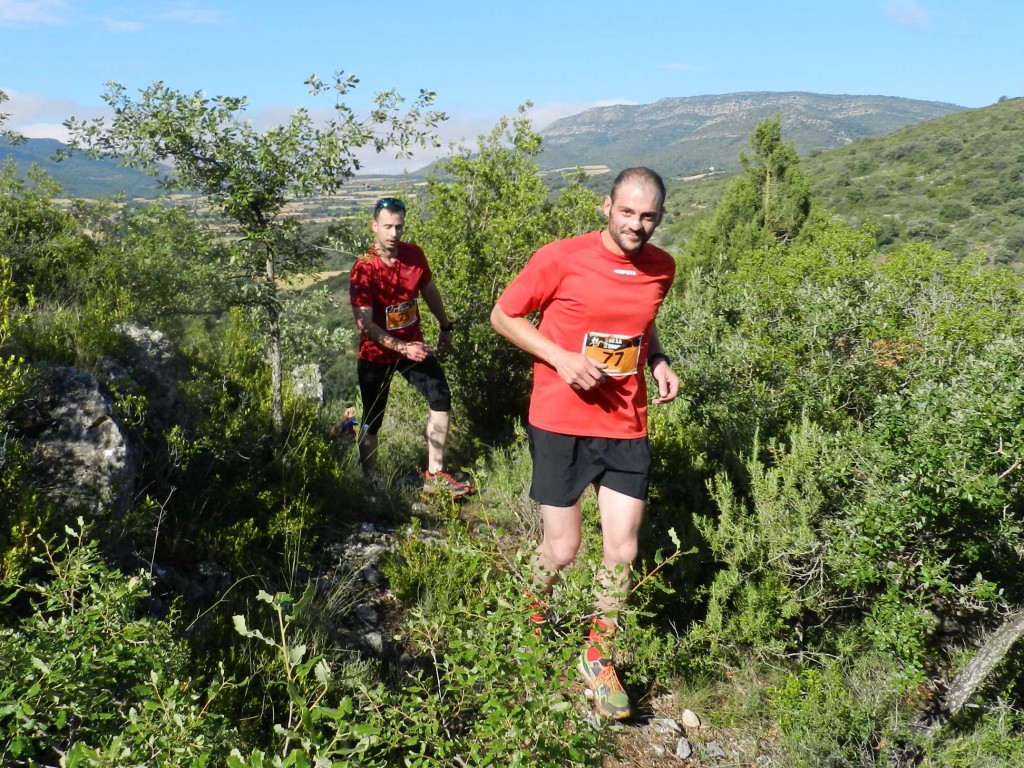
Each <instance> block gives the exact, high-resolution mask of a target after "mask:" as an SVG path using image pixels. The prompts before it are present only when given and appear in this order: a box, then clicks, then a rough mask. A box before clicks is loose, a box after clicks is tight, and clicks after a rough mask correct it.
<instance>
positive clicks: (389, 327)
mask: <svg viewBox="0 0 1024 768" xmlns="http://www.w3.org/2000/svg"><path fill="white" fill-rule="evenodd" d="M372 226H373V233H374V235H375V236H376V241H375V242H374V244H373V245H372V246H370V250H369V251H368V252H367V253H366V255H365V256H363V257H362V258H361V259H359V260H358V261H357V262H356V263H355V264H354V265H353V267H352V273H351V276H350V286H349V287H350V294H351V296H350V298H351V302H352V312H353V314H354V315H355V319H356V327H357V328H358V329H359V336H360V341H359V356H358V361H357V363H356V367H357V372H358V375H359V392H360V395H361V397H362V400H363V424H362V427H361V428H360V434H359V461H360V463H361V464H362V467H363V472H364V473H365V474H366V475H367V476H368V477H369V476H372V475H373V472H374V470H375V468H376V465H377V433H378V431H379V430H380V427H381V425H382V424H383V423H384V410H385V408H386V407H387V404H388V395H389V393H390V391H391V379H392V378H393V377H394V375H395V373H396V372H397V373H400V374H401V375H402V376H404V377H405V380H406V381H408V382H409V384H411V385H412V386H413V387H415V388H416V389H417V390H418V391H419V392H420V393H421V394H422V395H423V396H424V397H425V398H426V399H427V404H428V405H429V407H430V415H429V417H428V418H427V471H426V475H425V481H426V482H425V483H424V486H423V488H424V490H426V491H434V490H438V489H441V490H444V491H446V492H448V493H450V494H451V495H453V496H462V495H465V494H466V493H468V492H470V491H471V487H470V486H469V485H468V484H466V483H463V482H461V481H459V480H457V479H455V478H454V477H452V476H451V475H450V474H449V473H447V472H445V471H444V446H445V442H446V440H447V438H448V423H449V412H450V411H451V390H450V388H449V387H448V380H447V379H446V378H445V375H444V370H443V369H442V368H441V364H440V363H439V362H438V361H437V357H435V355H434V350H433V349H432V348H431V347H429V346H427V344H426V343H425V342H424V340H423V328H422V326H421V325H420V312H419V302H418V299H419V297H420V296H422V297H423V301H424V302H426V305H427V307H428V308H429V309H430V311H431V313H432V314H433V315H434V317H436V318H437V321H438V323H440V326H441V331H440V334H439V336H438V339H437V350H438V352H444V351H445V350H447V349H448V348H449V347H450V346H451V333H452V322H451V320H450V319H449V318H448V315H447V313H446V312H445V310H444V303H443V302H442V301H441V294H440V293H439V292H438V290H437V286H436V285H434V279H433V275H432V274H431V272H430V265H429V264H427V259H426V257H425V256H424V255H423V251H422V249H420V247H419V246H417V245H414V244H412V243H404V242H402V240H401V237H402V230H403V229H404V228H405V203H403V202H402V201H401V200H399V199H397V198H394V197H385V198H381V199H380V200H378V201H377V203H376V205H375V206H374V208H373V224H372Z"/></svg>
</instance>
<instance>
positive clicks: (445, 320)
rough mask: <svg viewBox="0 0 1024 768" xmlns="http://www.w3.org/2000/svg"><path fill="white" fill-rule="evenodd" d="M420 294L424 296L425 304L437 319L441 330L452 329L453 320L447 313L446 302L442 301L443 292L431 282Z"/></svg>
mask: <svg viewBox="0 0 1024 768" xmlns="http://www.w3.org/2000/svg"><path fill="white" fill-rule="evenodd" d="M420 294H421V295H422V296H423V302H424V303H425V304H426V305H427V308H428V309H429V310H430V314H432V315H433V316H434V317H435V318H437V322H438V324H439V325H440V326H441V328H450V327H451V325H452V321H451V318H450V317H448V313H447V312H446V311H445V308H444V302H443V301H442V300H441V292H440V291H439V290H437V286H436V285H434V282H433V281H431V282H430V283H428V284H427V285H426V286H424V287H423V290H422V291H420Z"/></svg>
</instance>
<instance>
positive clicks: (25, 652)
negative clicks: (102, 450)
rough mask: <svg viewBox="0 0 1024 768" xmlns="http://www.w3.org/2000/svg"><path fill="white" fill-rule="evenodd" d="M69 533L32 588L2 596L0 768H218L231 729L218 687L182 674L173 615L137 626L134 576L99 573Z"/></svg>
mask: <svg viewBox="0 0 1024 768" xmlns="http://www.w3.org/2000/svg"><path fill="white" fill-rule="evenodd" d="M81 525H82V523H81V520H79V526H81ZM68 533H69V536H70V538H69V539H68V540H67V541H64V542H62V543H59V544H57V545H52V544H50V543H45V544H44V546H43V547H42V557H41V558H39V560H38V565H39V566H40V569H41V572H40V573H38V574H35V575H34V576H35V578H34V579H33V581H32V582H30V583H26V584H24V585H22V584H18V583H15V582H13V581H8V582H7V583H6V584H5V585H4V586H5V588H6V590H9V591H8V592H7V595H6V597H5V599H4V601H3V605H5V606H6V608H5V611H4V616H3V619H4V621H3V628H2V629H0V679H2V680H3V681H4V682H3V684H0V730H2V732H3V733H4V736H3V739H2V742H0V758H2V760H3V763H4V765H11V766H18V765H26V766H27V765H40V764H47V765H55V764H57V762H58V761H60V760H61V759H62V758H64V757H65V756H67V758H68V759H69V764H76V765H105V766H106V765H139V764H145V765H150V766H166V767H167V768H176V767H177V766H190V765H205V764H207V763H208V761H210V760H211V759H213V758H214V756H216V755H218V754H220V755H221V756H222V757H223V755H224V754H225V753H226V751H227V750H226V748H225V744H226V743H227V742H228V741H229V740H230V739H231V736H232V729H231V726H230V724H229V723H228V721H227V720H226V719H224V718H223V717H222V716H220V715H218V714H216V713H214V712H212V711H211V710H210V705H211V703H212V702H213V701H214V700H215V699H216V698H217V695H218V693H219V692H220V691H221V690H222V689H223V688H224V686H225V685H226V682H225V681H224V680H222V679H217V678H214V679H212V680H210V681H207V682H206V683H204V682H203V679H202V677H201V676H198V675H196V671H195V670H194V669H190V668H189V664H188V660H189V652H188V649H187V648H186V646H185V645H184V643H183V642H181V641H180V640H179V639H177V636H176V634H177V632H176V626H175V624H176V615H175V614H174V613H173V612H172V614H171V615H170V616H168V617H167V618H165V619H158V618H153V617H151V616H147V615H145V613H144V612H143V610H142V604H143V601H144V600H145V599H146V597H147V596H148V593H147V590H146V582H147V579H146V577H145V576H144V575H143V574H139V575H136V576H131V577H129V576H126V575H124V574H122V573H120V572H118V571H116V570H112V569H110V568H109V567H107V566H106V565H104V564H103V562H102V561H101V560H100V557H99V555H98V552H97V547H96V543H95V542H92V541H87V540H86V534H85V531H84V529H83V528H81V527H80V528H79V529H78V530H69V531H68ZM15 606H18V607H23V608H25V609H27V613H26V615H24V616H19V615H18V611H17V609H16V608H15ZM72 757H74V761H71V758H72Z"/></svg>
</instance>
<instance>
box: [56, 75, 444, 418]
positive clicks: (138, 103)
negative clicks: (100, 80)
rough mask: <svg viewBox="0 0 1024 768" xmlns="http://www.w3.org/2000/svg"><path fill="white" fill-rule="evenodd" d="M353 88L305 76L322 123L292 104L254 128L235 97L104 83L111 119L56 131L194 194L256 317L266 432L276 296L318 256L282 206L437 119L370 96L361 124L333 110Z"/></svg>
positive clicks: (275, 396) (338, 181)
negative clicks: (324, 107) (264, 359)
mask: <svg viewBox="0 0 1024 768" xmlns="http://www.w3.org/2000/svg"><path fill="white" fill-rule="evenodd" d="M357 83H358V79H357V78H355V77H354V76H352V75H346V74H345V73H343V72H337V73H335V75H334V78H333V80H332V81H330V82H327V83H325V82H324V81H322V80H320V79H319V78H317V77H316V76H313V77H310V78H309V79H308V80H307V81H306V84H307V85H308V86H309V88H310V93H311V94H312V95H313V96H321V95H327V94H330V93H331V92H333V97H334V104H333V109H332V112H331V114H330V117H328V118H327V119H324V120H320V119H317V117H315V116H314V114H313V113H311V112H310V111H308V110H307V109H306V108H305V107H300V108H299V109H297V110H296V111H295V112H294V113H293V114H292V115H291V117H290V118H289V119H288V121H287V122H285V123H283V124H280V125H275V126H273V127H271V128H269V129H267V130H263V131H261V130H258V129H256V128H255V127H254V126H253V124H252V122H251V121H250V120H248V119H246V118H245V110H246V107H247V105H248V100H247V99H246V98H245V97H234V96H215V97H212V98H211V97H208V96H207V95H206V94H205V93H203V92H202V91H197V92H195V93H183V92H180V91H175V90H172V89H170V88H168V87H167V86H166V85H164V83H162V82H155V83H153V84H152V85H150V86H149V87H148V88H146V89H144V90H143V91H141V96H140V97H138V98H133V97H132V96H130V95H129V94H128V92H127V91H126V89H125V87H124V86H122V85H120V84H119V83H115V82H111V83H108V85H107V90H106V92H105V93H104V95H103V100H104V101H105V102H106V103H107V105H108V106H109V107H110V108H111V109H112V110H113V117H112V118H110V119H109V121H108V120H107V119H106V118H97V119H95V120H91V121H79V120H77V119H75V118H71V119H70V120H68V121H66V123H65V125H66V127H67V128H68V130H69V133H70V142H69V144H70V146H71V147H73V148H77V149H84V150H86V151H88V152H89V153H90V154H93V155H100V156H115V157H119V158H121V159H122V162H123V163H124V164H125V165H127V166H129V167H134V168H140V169H142V170H144V171H146V172H148V173H151V174H153V175H155V176H159V177H161V180H162V184H163V186H164V187H165V188H167V189H177V190H190V191H194V192H197V193H199V194H201V195H203V196H204V197H205V199H206V201H207V202H208V204H209V206H210V207H211V209H212V210H213V211H214V212H216V213H217V214H219V215H220V217H221V219H222V222H220V224H221V226H224V225H226V226H227V228H228V231H229V236H230V237H231V238H232V239H233V241H234V242H235V244H236V245H237V246H238V247H237V248H235V249H232V252H233V256H232V257H231V259H230V260H229V261H228V263H226V264H225V265H224V267H225V269H228V270H230V271H231V273H232V275H233V276H235V277H237V278H238V279H239V281H240V283H241V284H242V285H243V287H244V289H245V290H244V291H243V293H242V296H243V297H244V298H243V301H244V302H245V303H246V304H248V305H250V306H252V307H254V308H256V309H257V310H258V312H259V314H260V317H261V318H262V328H263V331H264V334H265V340H266V344H267V350H268V357H269V361H270V367H271V390H272V391H271V410H272V418H273V423H274V428H275V430H276V431H277V432H278V433H280V432H281V431H282V430H283V424H284V407H283V395H282V367H283V366H282V359H283V355H282V319H283V306H284V305H283V296H282V292H281V288H282V285H283V284H284V283H285V282H287V281H288V279H289V278H291V277H295V276H297V275H301V274H304V273H306V272H308V271H309V270H310V269H311V268H313V267H314V266H315V265H316V264H317V262H318V259H319V254H318V252H317V250H316V249H315V248H313V247H312V246H311V245H310V244H309V243H307V242H305V241H304V239H303V237H302V229H301V226H300V223H299V221H298V220H297V219H296V218H295V216H294V215H292V214H289V212H288V211H287V208H286V206H287V204H288V203H289V202H292V201H294V200H297V199H300V198H306V197H311V196H315V195H329V194H333V193H335V192H337V190H338V189H339V188H340V187H341V186H342V185H343V184H344V183H345V182H346V181H347V180H348V179H350V178H351V177H352V176H353V174H354V173H355V172H356V171H358V170H359V168H360V160H359V158H358V156H357V153H358V151H359V150H361V149H363V148H373V149H375V150H376V151H378V152H385V151H395V153H396V155H397V156H398V157H408V156H409V155H410V154H411V150H412V148H413V147H415V146H427V145H435V146H436V138H435V136H434V133H433V129H434V128H435V127H436V125H437V124H438V123H439V122H440V121H442V120H444V119H445V118H446V116H445V115H444V113H442V112H437V111H434V110H432V109H430V106H431V104H432V103H433V101H434V96H435V94H434V93H433V92H431V91H425V90H421V91H420V93H419V95H418V96H417V97H416V98H415V99H414V100H413V101H412V102H411V104H410V105H406V104H405V99H403V98H402V97H401V96H400V95H399V94H398V93H396V92H395V91H394V90H390V91H385V92H382V93H379V94H377V95H376V96H374V98H373V104H374V106H373V109H372V110H371V111H370V113H369V115H367V116H360V115H357V113H356V112H355V111H354V110H353V109H352V108H351V107H350V106H348V105H347V104H346V103H345V102H344V101H343V97H345V96H346V94H348V93H349V91H351V90H352V89H353V88H354V87H355V86H356V84H357ZM218 234H219V235H220V236H222V237H223V234H224V233H223V231H221V232H219V233H218Z"/></svg>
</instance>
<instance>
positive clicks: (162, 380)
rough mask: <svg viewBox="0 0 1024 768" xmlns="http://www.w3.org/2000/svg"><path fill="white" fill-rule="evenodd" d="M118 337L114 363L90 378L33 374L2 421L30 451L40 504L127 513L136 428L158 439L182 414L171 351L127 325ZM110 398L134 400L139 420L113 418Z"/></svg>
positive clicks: (181, 371) (136, 457) (58, 370)
mask: <svg viewBox="0 0 1024 768" xmlns="http://www.w3.org/2000/svg"><path fill="white" fill-rule="evenodd" d="M119 330H120V332H121V334H122V339H121V340H122V344H121V350H120V352H119V354H118V357H117V359H113V358H107V359H104V360H102V361H101V362H100V363H99V365H98V366H97V375H96V376H94V375H92V374H91V373H87V372H85V371H82V370H79V369H77V368H71V367H66V366H47V367H41V368H37V369H36V372H37V377H36V379H35V384H34V386H33V387H32V389H31V392H30V394H29V396H28V397H26V398H25V399H24V400H23V401H22V402H21V403H20V404H19V405H18V406H17V407H16V408H15V409H14V410H13V411H12V412H11V414H9V417H8V420H9V422H10V424H11V429H12V433H13V434H14V435H15V436H17V437H19V438H20V439H21V442H22V443H23V445H24V446H25V447H26V448H27V449H28V451H29V454H30V456H31V465H32V467H33V471H34V475H35V479H36V483H37V485H38V487H39V489H40V491H41V495H42V497H43V498H44V499H45V500H46V501H49V502H50V503H52V504H54V505H55V506H56V507H58V508H59V509H61V510H63V511H65V512H68V513H72V514H82V515H84V516H86V517H88V518H90V519H95V518H97V517H105V516H106V515H109V514H112V515H114V516H119V515H121V514H122V513H124V512H126V511H127V510H128V509H129V508H130V507H131V505H132V502H133V501H134V497H135V490H136V489H135V485H136V475H137V472H138V468H139V461H140V456H141V454H142V439H143V438H142V434H141V432H140V430H139V429H137V427H142V426H145V428H146V430H148V431H149V432H150V433H152V434H159V433H163V432H165V431H167V430H168V429H170V427H171V426H173V425H174V424H175V423H178V421H179V420H180V419H181V418H183V415H184V413H185V402H184V398H183V396H182V393H181V389H180V385H181V382H182V381H184V380H185V379H186V378H187V376H188V373H189V371H188V366H187V365H186V364H185V363H184V361H182V360H181V358H180V357H178V355H177V353H176V352H175V350H174V347H173V346H172V345H171V344H170V342H169V341H167V339H166V338H165V337H164V336H163V334H161V333H160V332H159V331H154V330H151V329H148V328H143V327H141V326H137V325H132V324H124V325H122V326H120V328H119ZM115 392H116V393H117V394H118V395H119V396H120V398H121V401H122V402H128V401H129V399H130V398H129V396H133V395H134V396H138V397H139V398H140V400H139V403H140V404H142V405H141V406H140V410H139V412H129V413H119V412H118V408H117V405H116V402H117V401H116V400H115V396H114V394H113V393H115ZM126 410H130V409H126ZM126 424H131V426H126Z"/></svg>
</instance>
